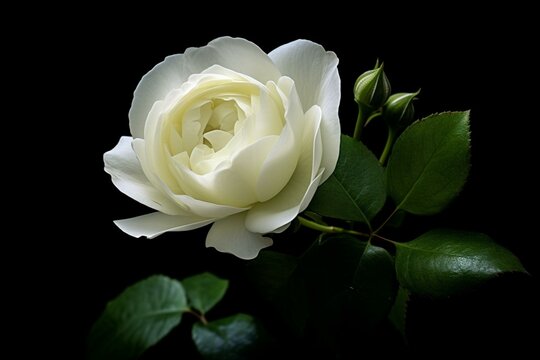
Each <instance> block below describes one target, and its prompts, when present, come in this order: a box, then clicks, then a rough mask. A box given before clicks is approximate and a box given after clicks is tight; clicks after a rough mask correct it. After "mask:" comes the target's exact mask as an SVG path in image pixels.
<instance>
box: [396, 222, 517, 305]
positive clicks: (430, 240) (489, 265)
mask: <svg viewBox="0 0 540 360" xmlns="http://www.w3.org/2000/svg"><path fill="white" fill-rule="evenodd" d="M396 246H397V249H396V272H397V276H398V280H399V282H400V283H401V285H402V286H404V287H406V288H407V289H409V290H411V291H412V292H414V293H418V294H423V295H431V296H447V295H451V294H454V293H457V292H459V291H462V290H465V289H467V288H470V287H472V286H474V285H477V284H478V283H480V282H482V281H485V280H487V279H489V278H492V277H494V276H496V275H498V274H501V273H504V272H512V271H520V272H526V271H525V269H524V268H523V266H522V265H521V263H520V262H519V260H518V258H516V257H515V256H514V255H513V254H512V253H511V252H510V251H508V250H506V249H505V248H503V247H502V246H500V245H497V244H496V243H494V242H493V241H492V240H491V239H490V238H489V237H488V236H487V235H484V234H480V233H472V232H462V231H455V230H433V231H430V232H427V233H426V234H424V235H422V236H420V237H419V238H417V239H415V240H413V241H411V242H408V243H396Z"/></svg>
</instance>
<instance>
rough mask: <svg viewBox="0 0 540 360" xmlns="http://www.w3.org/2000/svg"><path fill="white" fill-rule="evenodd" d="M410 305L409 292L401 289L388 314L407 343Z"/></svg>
mask: <svg viewBox="0 0 540 360" xmlns="http://www.w3.org/2000/svg"><path fill="white" fill-rule="evenodd" d="M408 305H409V291H408V290H407V289H405V288H404V287H401V286H400V287H399V290H398V293H397V295H396V300H395V301H394V305H393V306H392V309H391V310H390V314H388V318H389V319H390V322H391V323H392V324H393V325H394V326H395V328H396V329H397V330H398V331H399V332H400V334H401V336H402V337H403V339H404V340H405V341H406V340H407V337H406V331H405V330H406V326H405V322H406V319H407V306H408Z"/></svg>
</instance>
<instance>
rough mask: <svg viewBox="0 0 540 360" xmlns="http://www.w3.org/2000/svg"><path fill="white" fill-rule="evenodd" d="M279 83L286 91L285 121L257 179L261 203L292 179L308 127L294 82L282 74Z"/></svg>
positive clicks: (284, 98) (282, 90)
mask: <svg viewBox="0 0 540 360" xmlns="http://www.w3.org/2000/svg"><path fill="white" fill-rule="evenodd" d="M278 86H279V89H280V90H281V93H282V94H283V103H284V107H285V109H284V110H285V121H286V123H285V126H284V127H283V130H282V132H281V135H280V137H279V140H278V141H277V142H276V144H275V145H274V147H273V149H272V150H271V151H270V152H269V154H268V158H267V159H266V160H265V161H264V163H263V165H262V167H261V172H260V175H259V178H258V181H257V196H258V200H259V201H260V202H265V201H267V200H269V199H271V198H273V197H274V196H276V194H277V193H279V192H280V191H281V190H282V189H283V187H285V185H287V183H288V182H289V180H290V178H291V176H292V174H293V173H294V171H295V169H296V166H297V163H298V158H299V156H300V151H301V150H302V134H303V130H304V127H305V126H306V119H305V117H304V111H303V109H302V104H301V103H300V99H299V97H298V94H297V92H296V88H295V86H294V82H293V81H292V80H291V79H290V78H287V77H282V78H281V79H279V82H278Z"/></svg>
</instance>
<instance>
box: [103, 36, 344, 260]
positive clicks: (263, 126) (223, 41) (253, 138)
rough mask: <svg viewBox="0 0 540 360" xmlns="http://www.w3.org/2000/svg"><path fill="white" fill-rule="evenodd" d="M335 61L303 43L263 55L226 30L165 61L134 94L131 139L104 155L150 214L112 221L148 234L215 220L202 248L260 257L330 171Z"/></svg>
mask: <svg viewBox="0 0 540 360" xmlns="http://www.w3.org/2000/svg"><path fill="white" fill-rule="evenodd" d="M337 64H338V58H337V57H336V55H335V54H334V53H333V52H327V51H325V50H324V49H323V47H321V46H320V45H318V44H315V43H313V42H310V41H306V40H297V41H293V42H291V43H288V44H285V45H283V46H280V47H278V48H277V49H275V50H274V51H272V52H270V53H269V54H265V53H264V52H263V51H262V50H261V49H260V48H259V47H257V46H256V45H255V44H253V43H251V42H249V41H247V40H244V39H239V38H230V37H223V38H219V39H216V40H214V41H212V42H210V43H209V44H208V45H207V46H204V47H201V48H189V49H187V50H186V52H185V53H184V54H179V55H173V56H169V57H167V58H166V59H165V61H163V62H162V63H160V64H158V65H157V66H155V67H154V68H153V69H152V70H151V71H150V72H149V73H148V74H146V75H145V76H144V77H143V78H142V80H141V82H140V83H139V85H138V86H137V89H136V90H135V94H134V98H133V103H132V106H131V109H130V111H129V121H130V130H131V134H132V135H133V137H122V138H121V139H120V142H119V143H118V145H117V146H116V147H115V148H114V149H112V150H111V151H109V152H107V153H105V155H104V162H105V171H106V172H107V173H109V174H110V175H111V177H112V181H113V183H114V185H116V187H117V188H118V189H119V190H120V191H122V192H123V193H124V194H126V195H128V196H130V197H132V198H133V199H135V200H137V201H139V202H140V203H142V204H144V205H146V206H149V207H151V208H153V209H154V210H157V212H153V213H150V214H147V215H143V216H139V217H135V218H132V219H125V220H118V221H115V223H116V225H117V226H118V227H119V228H120V229H122V230H123V231H124V232H126V233H127V234H129V235H131V236H135V237H140V236H146V237H148V238H153V237H155V236H158V235H160V234H162V233H164V232H167V231H185V230H191V229H195V228H199V227H202V226H205V225H207V224H210V223H213V225H212V227H211V229H210V231H209V232H208V236H207V238H206V246H207V247H214V248H216V249H217V250H219V251H222V252H229V253H232V254H234V255H236V256H238V257H240V258H243V259H252V258H254V257H256V256H257V254H258V253H259V251H260V250H261V249H262V248H265V247H267V246H270V245H271V244H272V240H271V239H270V238H268V237H264V236H263V234H268V233H272V232H280V231H283V230H284V229H286V228H287V226H288V225H289V224H290V222H291V221H292V220H293V219H294V218H295V217H296V216H297V215H298V213H299V212H301V211H303V210H304V209H305V208H306V207H307V205H308V204H309V202H310V201H311V199H312V197H313V195H314V193H315V190H316V189H317V187H318V186H319V185H320V184H321V183H322V182H323V181H325V180H326V179H327V178H328V177H329V176H330V174H331V173H332V172H333V170H334V168H335V165H336V161H337V158H338V152H339V140H340V133H341V131H340V125H339V118H338V106H339V101H340V79H339V74H338V70H337Z"/></svg>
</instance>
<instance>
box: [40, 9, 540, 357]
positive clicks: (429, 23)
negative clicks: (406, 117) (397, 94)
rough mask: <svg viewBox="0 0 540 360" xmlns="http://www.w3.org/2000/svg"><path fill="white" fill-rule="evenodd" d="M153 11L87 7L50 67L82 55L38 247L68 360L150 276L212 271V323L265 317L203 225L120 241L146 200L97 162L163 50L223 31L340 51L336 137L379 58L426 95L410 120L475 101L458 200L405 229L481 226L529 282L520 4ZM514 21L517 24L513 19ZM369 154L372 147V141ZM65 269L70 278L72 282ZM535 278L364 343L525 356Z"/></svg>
mask: <svg viewBox="0 0 540 360" xmlns="http://www.w3.org/2000/svg"><path fill="white" fill-rule="evenodd" d="M261 6H262V7H265V6H266V5H264V4H263V5H261ZM143 10H146V9H143ZM148 10H149V12H148V13H146V14H140V15H138V16H134V17H129V19H126V18H128V16H127V15H125V14H123V15H119V14H109V13H107V11H99V12H97V13H95V14H94V13H93V12H89V14H92V16H90V19H91V20H90V21H88V20H85V21H84V22H83V23H82V24H73V26H75V25H82V27H83V28H84V31H82V32H81V33H80V35H79V38H78V39H79V40H78V43H77V44H73V43H70V42H66V44H68V45H67V52H66V53H65V54H66V55H64V56H63V57H62V59H63V60H61V61H60V65H62V64H63V63H66V64H67V63H69V64H70V66H71V65H72V64H73V62H74V61H75V62H76V63H77V66H76V67H77V69H76V70H71V68H70V70H69V72H70V73H69V74H67V75H68V76H67V77H68V79H67V82H66V84H67V85H66V90H67V91H66V93H68V94H67V96H68V98H71V97H73V98H74V99H76V102H75V103H76V107H77V108H78V110H79V111H78V112H77V116H76V118H73V116H68V119H67V120H68V124H71V125H74V126H73V136H71V137H67V138H66V137H63V138H61V139H59V140H58V142H57V143H56V145H57V146H59V147H60V148H62V147H64V148H69V149H73V151H74V152H76V153H77V155H78V156H79V159H80V161H77V162H74V163H70V165H68V164H61V166H62V172H63V175H64V176H62V179H63V181H65V182H66V183H67V185H68V186H66V187H65V188H64V193H63V194H62V196H61V197H60V198H61V199H62V201H64V202H66V203H67V204H68V205H69V208H70V209H72V210H70V211H69V212H68V213H67V214H63V215H62V216H61V217H60V218H59V217H56V220H55V224H56V223H58V222H64V221H65V223H66V224H67V225H66V227H65V230H64V231H58V232H56V233H57V235H56V241H53V242H51V243H48V244H46V245H44V244H41V245H39V246H38V247H37V248H36V249H35V253H37V254H38V256H39V252H40V251H43V252H45V251H46V252H47V253H51V254H53V255H52V257H48V258H47V259H48V261H47V264H46V265H44V267H45V268H48V267H55V266H59V267H60V270H61V271H60V272H58V273H56V272H55V279H54V280H53V283H54V285H55V287H54V289H58V290H60V294H62V298H61V299H60V298H58V300H57V301H56V305H60V306H58V311H59V312H62V313H63V314H62V315H65V316H66V318H69V322H68V323H67V325H66V326H65V327H63V331H62V333H61V335H62V336H63V337H69V338H70V339H73V340H70V344H71V345H73V349H74V351H76V353H74V358H76V357H80V356H81V355H82V353H83V348H84V337H85V336H86V334H87V333H88V331H89V328H90V326H91V324H92V322H93V321H95V319H96V318H97V317H98V316H99V314H100V312H101V311H102V310H103V308H104V306H105V304H106V302H107V301H108V300H110V299H111V298H113V297H115V296H116V295H118V294H119V293H120V292H121V291H122V290H123V289H124V288H125V287H126V286H127V285H129V284H132V283H134V282H136V281H138V280H140V279H143V278H145V277H147V276H149V275H151V274H155V273H163V274H167V275H169V276H172V277H178V278H182V277H185V276H188V275H192V274H195V273H198V272H201V271H212V272H214V273H215V274H217V275H219V276H221V277H226V278H229V279H231V288H230V290H229V294H228V295H227V296H226V298H225V300H224V302H223V304H220V305H219V306H218V308H216V310H215V315H214V316H215V317H216V318H217V317H219V316H222V315H229V314H232V313H236V312H239V311H244V312H251V313H254V314H257V315H260V316H263V317H264V314H265V310H264V309H261V308H260V307H257V306H255V305H254V303H255V302H256V301H257V300H256V298H255V296H254V295H253V294H252V293H251V292H250V291H249V288H248V287H247V286H246V285H245V284H243V283H242V281H243V277H242V274H243V269H244V266H245V263H244V262H243V261H241V260H238V259H236V258H233V257H232V256H230V255H225V254H220V253H217V252H216V251H215V250H213V249H205V248H204V236H205V233H206V230H207V228H204V229H201V230H197V231H192V232H187V233H173V234H165V235H162V236H160V237H158V238H156V239H153V240H146V239H134V238H130V237H128V236H127V235H125V234H123V233H122V232H121V231H120V230H118V229H117V228H116V227H115V226H114V224H113V223H112V221H113V220H115V219H120V218H127V217H131V216H136V215H141V214H144V213H147V212H148V209H146V208H145V207H144V206H142V205H140V204H138V203H136V202H135V201H134V200H131V199H130V198H128V197H126V196H124V195H123V194H121V193H120V192H119V191H117V190H116V189H115V187H114V186H113V185H112V183H111V182H110V178H109V176H108V175H107V174H105V173H104V172H103V170H102V168H103V163H102V154H103V153H104V152H105V151H108V150H109V149H111V148H112V147H114V146H115V145H116V143H117V141H118V139H119V137H120V136H122V135H129V128H128V118H127V113H128V110H129V107H130V103H131V99H132V92H133V90H134V89H135V87H136V85H137V83H138V81H139V80H140V78H141V77H142V76H143V75H144V74H145V73H146V72H147V71H148V70H150V69H151V68H152V67H153V66H154V65H155V64H157V63H158V62H160V61H162V59H163V58H164V57H165V56H167V55H170V54H174V53H181V52H183V51H184V50H185V48H187V47H190V46H203V45H205V44H206V43H207V42H208V41H210V40H212V39H214V38H216V37H218V36H222V35H231V36H240V37H245V38H247V39H248V40H251V41H253V42H255V43H256V44H258V45H259V46H260V47H261V48H262V49H263V50H265V51H267V52H269V51H271V50H272V49H274V48H275V47H277V46H279V45H281V44H284V43H286V42H288V41H292V40H294V39H297V38H306V39H310V40H313V41H315V42H318V43H320V44H321V45H323V46H324V47H325V48H326V49H327V50H332V51H334V52H335V53H336V54H337V55H338V57H339V59H340V65H339V70H340V75H341V79H342V102H341V106H340V117H341V121H342V126H343V130H344V131H347V130H349V131H351V130H352V127H353V126H354V121H355V104H354V101H353V99H352V85H353V83H354V81H355V79H356V77H357V76H358V75H359V74H360V73H362V72H363V71H365V70H367V69H369V68H371V67H372V66H373V64H374V62H375V60H376V59H377V58H380V59H382V60H383V61H384V62H385V66H386V67H385V70H386V72H387V75H388V77H389V78H390V81H391V83H392V86H393V90H394V91H416V90H417V89H418V88H422V92H421V94H420V96H419V98H420V100H419V101H418V102H417V105H416V109H417V114H419V115H421V116H425V115H428V114H430V113H432V112H437V111H444V110H466V109H471V111H472V112H471V130H472V171H471V175H470V179H469V181H468V183H467V185H466V187H465V189H464V191H463V193H462V194H461V196H460V198H459V199H458V200H456V201H455V202H454V203H452V204H451V206H450V207H449V208H448V209H447V210H446V211H445V212H444V213H443V214H441V215H439V216H435V217H432V218H422V219H411V221H410V222H409V223H408V226H407V227H406V229H405V230H404V234H405V235H403V236H411V237H412V236H415V235H418V234H420V233H421V232H422V231H423V230H424V229H427V228H430V227H434V226H448V227H454V228H459V229H466V230H474V231H482V232H485V233H487V234H489V235H490V236H492V237H493V238H494V239H495V240H496V241H497V242H498V243H500V244H502V245H504V246H505V247H507V248H509V249H510V250H511V251H513V252H514V253H515V254H517V256H518V257H519V258H520V259H521V260H522V262H523V264H524V266H525V267H526V268H527V270H528V271H529V272H530V273H531V274H532V275H533V278H534V277H535V276H537V275H538V263H537V261H536V259H535V254H534V251H533V249H534V247H535V242H536V241H538V236H537V235H536V231H535V228H536V226H535V225H536V224H535V223H534V222H533V221H534V220H535V219H533V218H534V217H536V214H537V211H536V210H534V209H535V207H534V206H535V200H534V198H533V197H534V196H535V195H536V194H535V192H534V191H533V190H532V189H534V187H533V185H535V184H536V181H535V180H536V179H535V177H534V176H532V175H530V174H529V173H528V172H527V169H528V168H530V167H536V166H537V164H538V160H537V157H536V156H535V153H534V152H533V146H534V145H535V143H534V139H533V138H534V137H535V136H534V133H533V130H532V129H531V126H532V125H531V124H532V123H534V122H537V119H538V116H537V115H535V111H536V110H535V109H536V108H537V106H536V103H537V101H536V102H535V101H534V99H532V96H531V90H529V86H530V83H531V80H532V79H534V78H535V77H536V65H535V63H534V60H533V58H532V57H531V56H532V54H531V50H530V49H532V48H534V47H535V46H536V43H535V42H533V36H532V33H531V31H532V25H531V24H530V23H529V22H528V19H527V16H526V15H527V14H526V11H525V10H509V9H502V8H501V9H494V8H491V9H489V10H488V9H484V11H482V12H481V13H478V14H475V13H473V11H472V9H467V8H459V9H457V8H451V7H441V8H439V9H424V10H422V11H421V12H420V13H417V15H416V16H415V17H411V16H410V15H408V13H407V14H406V13H405V12H404V13H400V12H397V13H396V14H395V15H399V16H397V17H396V18H389V19H386V20H385V18H384V13H383V12H382V11H383V10H382V9H377V10H371V9H363V8H362V7H360V8H359V9H352V8H351V9H344V10H343V9H342V10H340V11H338V12H336V13H334V11H332V10H331V9H330V10H328V9H316V11H313V12H312V11H310V12H306V13H301V14H293V13H292V12H288V11H287V10H285V9H275V8H273V9H267V10H265V11H263V12H262V14H264V15H259V16H257V17H256V19H249V20H245V19H243V18H242V17H241V16H240V17H238V15H236V16H235V15H233V14H229V13H228V12H223V13H222V14H220V10H219V9H201V11H200V12H199V13H198V14H199V15H198V16H199V17H200V24H201V25H200V26H195V27H194V26H192V25H188V24H187V23H185V22H184V19H185V18H186V17H187V16H193V14H187V13H176V12H174V11H172V10H171V11H170V12H168V11H163V10H164V9H161V11H156V9H148ZM158 10H159V9H158ZM254 10H256V11H257V12H260V11H261V10H262V9H254ZM209 13H212V16H210V14H209ZM357 14H358V15H357ZM421 14H425V15H421ZM220 15H221V16H220ZM149 19H151V20H152V21H149ZM516 19H517V20H521V21H518V22H517V23H514V24H512V25H510V24H509V21H510V20H511V21H512V22H515V21H516ZM156 20H157V21H156ZM73 22H74V23H75V22H76V20H74V21H73ZM120 24H121V25H120ZM67 31H69V28H67V29H64V30H63V31H61V32H60V35H59V36H66V32H67ZM65 50H66V49H64V51H65ZM60 67H62V66H60ZM66 68H67V67H66ZM72 74H73V78H71V77H72V76H71V75H72ZM532 92H533V93H534V91H532ZM536 93H537V91H536ZM81 109H82V110H81ZM536 113H537V112H536ZM380 130H381V129H378V128H377V126H375V127H374V128H373V130H372V133H370V131H369V130H368V131H366V132H365V136H367V137H370V136H371V138H370V139H369V140H368V142H369V143H373V144H375V143H380V142H383V141H384V136H383V135H384V134H383V133H382V132H381V131H380ZM73 140H75V141H73ZM373 149H374V151H375V152H376V153H377V152H378V151H380V149H379V148H377V146H375V147H374V148H373ZM81 189H82V191H81ZM81 192H82V193H83V194H84V195H83V196H82V197H81ZM526 204H529V205H532V207H529V208H527V207H525V205H526ZM49 261H50V263H49ZM59 264H61V265H59ZM72 278H73V279H75V281H72V280H70V281H68V280H67V279H72ZM533 284H534V281H533V280H532V279H531V278H528V277H521V276H506V277H502V278H499V279H497V280H495V281H492V282H490V283H488V284H487V285H486V286H484V287H481V288H480V289H479V290H477V291H474V292H472V293H469V294H464V295H462V296H457V297H454V298H452V299H447V300H438V301H434V300H429V299H414V301H413V302H412V304H411V307H410V318H409V331H410V335H411V338H410V347H409V348H408V349H406V348H405V347H403V346H402V345H400V344H399V342H397V341H396V339H397V338H396V336H395V334H394V333H392V332H391V331H390V330H385V331H382V332H381V334H380V335H381V336H380V337H379V339H378V340H377V341H373V342H370V343H368V344H362V345H361V346H362V347H361V348H360V349H359V350H358V351H359V352H377V351H380V352H383V353H391V354H400V353H407V354H412V355H415V356H416V355H423V354H427V355H433V356H438V354H448V353H456V354H467V353H470V352H478V353H484V354H496V353H500V352H501V351H509V352H513V353H515V354H516V355H517V354H518V353H521V354H524V353H526V352H527V351H534V348H535V346H534V343H533V341H534V340H535V339H536V337H535V336H533V330H532V329H534V326H535V324H536V322H535V320H534V318H535V317H536V316H537V310H536V309H534V305H535V304H536V303H537V301H536V299H537V298H536V297H535V296H534V295H533V292H534V290H535V285H533ZM53 298H55V297H54V296H53ZM184 320H185V321H186V323H191V319H189V320H188V319H187V318H186V319H184ZM184 325H185V324H184ZM529 327H531V328H532V329H529ZM188 333H189V326H187V325H185V326H183V327H182V329H180V330H178V331H177V332H175V333H173V334H172V335H171V336H169V337H168V338H167V339H166V340H165V343H164V344H163V346H161V348H159V349H153V350H152V351H150V353H149V354H147V355H146V356H147V357H148V358H176V355H175V354H176V353H174V351H179V350H178V349H179V348H182V351H184V352H186V353H188V354H190V355H189V356H187V358H190V357H191V356H194V355H193V351H194V350H193V348H192V345H190V342H189V341H185V340H182V339H187V338H188V337H189V334H188ZM536 340H537V339H536ZM52 348H55V346H52ZM171 354H172V355H171ZM298 354H302V351H301V350H298Z"/></svg>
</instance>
